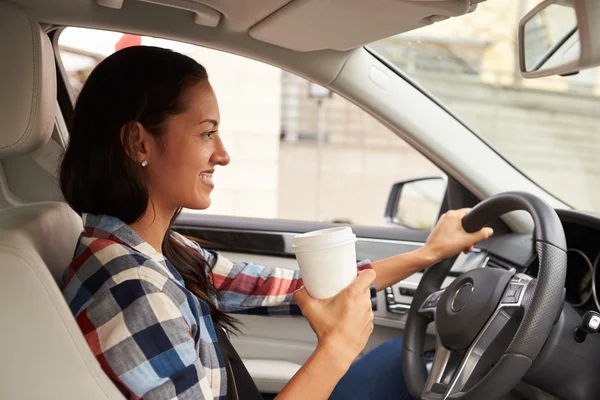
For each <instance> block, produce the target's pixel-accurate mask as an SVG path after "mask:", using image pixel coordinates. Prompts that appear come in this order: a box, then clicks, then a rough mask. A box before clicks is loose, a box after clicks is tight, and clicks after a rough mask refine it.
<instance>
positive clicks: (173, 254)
mask: <svg viewBox="0 0 600 400" xmlns="http://www.w3.org/2000/svg"><path fill="white" fill-rule="evenodd" d="M206 79H208V75H207V73H206V70H205V69H204V67H202V65H200V64H198V63H197V62H196V61H195V60H193V59H192V58H190V57H187V56H185V55H183V54H179V53H176V52H174V51H171V50H167V49H163V48H159V47H150V46H136V47H128V48H125V49H123V50H120V51H118V52H116V53H114V54H112V55H111V56H109V57H107V58H106V59H104V60H103V61H102V62H101V63H100V64H98V66H96V68H94V70H93V71H92V73H91V74H90V76H89V78H88V79H87V81H86V82H85V84H84V86H83V88H82V90H81V92H80V93H79V97H78V99H77V103H76V105H75V111H74V114H73V121H72V125H71V132H70V134H71V135H70V141H69V146H68V147H67V150H66V153H65V155H64V158H63V161H62V164H61V167H60V186H61V190H62V192H63V195H64V197H65V199H66V201H67V202H68V203H69V205H70V206H71V207H72V208H73V209H74V210H75V211H76V212H77V213H79V214H82V213H92V214H105V215H110V216H113V217H117V218H119V219H120V220H121V221H123V222H125V223H126V224H132V223H134V222H136V221H138V220H139V219H140V218H141V217H142V216H143V214H144V213H145V212H146V209H147V206H148V201H149V195H148V187H147V186H146V183H145V181H144V179H143V177H142V173H141V170H140V166H139V165H138V164H137V163H136V162H135V161H134V160H133V159H132V158H131V157H130V156H129V155H128V151H127V149H126V148H125V147H124V143H128V141H129V140H128V135H129V134H130V131H131V128H132V127H133V125H134V123H135V122H139V123H140V124H142V125H143V126H144V128H145V129H146V130H147V131H148V132H150V133H151V134H152V135H153V136H154V137H155V138H156V139H157V140H158V143H159V144H160V143H161V137H162V136H163V135H164V134H165V132H164V128H165V122H166V120H167V119H168V118H169V117H170V116H172V115H176V114H178V113H181V112H183V111H184V110H185V104H183V101H182V97H183V94H184V92H185V91H186V89H188V88H189V87H190V86H192V85H193V84H195V83H198V82H200V81H203V80H206ZM122 131H123V135H124V137H122V136H121V132H122ZM180 212H181V209H179V210H177V212H176V213H175V215H174V216H173V218H172V219H171V225H172V224H173V221H174V220H175V218H177V216H178V215H179V213H180ZM169 230H170V229H169ZM162 250H163V254H164V256H165V257H166V258H167V259H168V260H169V261H170V262H171V263H172V264H173V266H174V267H175V268H176V269H177V270H178V271H179V273H180V274H181V276H182V277H183V280H184V282H185V285H186V287H187V288H188V289H189V290H190V291H191V292H192V293H194V294H195V295H196V296H198V297H199V298H200V299H202V300H204V301H205V302H207V303H208V305H209V307H210V310H211V316H212V318H213V320H214V321H215V322H216V323H218V324H220V325H222V326H224V327H227V328H229V329H236V320H235V319H234V318H232V317H231V316H229V315H227V314H225V313H223V312H221V311H219V310H218V309H217V307H216V304H215V301H214V300H213V299H218V298H219V294H218V292H217V290H216V288H215V287H214V285H213V284H212V282H211V281H210V277H209V275H208V272H207V271H208V270H209V268H208V265H207V262H206V260H205V259H204V258H203V257H202V255H201V254H199V253H198V252H196V251H192V250H190V249H188V248H186V247H185V246H183V245H181V244H180V243H179V242H177V241H176V240H174V239H173V238H172V237H171V235H170V234H169V232H167V234H166V235H165V238H164V240H163V243H162Z"/></svg>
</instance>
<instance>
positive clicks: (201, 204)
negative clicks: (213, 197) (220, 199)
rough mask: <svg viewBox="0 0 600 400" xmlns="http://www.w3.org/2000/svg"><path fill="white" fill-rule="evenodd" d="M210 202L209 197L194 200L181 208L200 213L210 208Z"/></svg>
mask: <svg viewBox="0 0 600 400" xmlns="http://www.w3.org/2000/svg"><path fill="white" fill-rule="evenodd" d="M210 204H211V201H210V197H208V196H207V197H202V198H199V199H196V200H195V201H193V202H190V204H188V205H186V206H184V207H183V208H187V209H190V210H198V211H202V210H206V209H207V208H208V207H210Z"/></svg>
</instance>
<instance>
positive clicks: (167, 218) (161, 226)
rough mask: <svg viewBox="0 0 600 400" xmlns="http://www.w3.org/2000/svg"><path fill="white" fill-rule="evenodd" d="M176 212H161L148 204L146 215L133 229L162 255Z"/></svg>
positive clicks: (135, 223)
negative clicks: (166, 236)
mask: <svg viewBox="0 0 600 400" xmlns="http://www.w3.org/2000/svg"><path fill="white" fill-rule="evenodd" d="M174 213H175V211H174V210H173V211H169V210H161V209H160V208H159V207H153V206H152V204H150V203H149V204H148V208H147V209H146V212H145V213H144V215H143V216H142V217H141V218H140V219H139V220H138V221H136V222H134V223H133V224H131V228H133V230H134V231H135V232H136V233H137V234H138V235H139V236H140V237H141V238H142V239H143V240H144V241H145V242H146V243H148V244H149V245H150V246H152V247H153V248H154V249H155V250H156V251H158V252H159V253H162V243H163V240H164V238H165V235H166V234H167V230H168V229H169V225H170V223H171V218H173V214H174Z"/></svg>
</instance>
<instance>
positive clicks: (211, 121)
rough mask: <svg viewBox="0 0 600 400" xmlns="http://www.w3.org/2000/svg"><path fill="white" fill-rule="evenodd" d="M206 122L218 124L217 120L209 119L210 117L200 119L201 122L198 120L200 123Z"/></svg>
mask: <svg viewBox="0 0 600 400" xmlns="http://www.w3.org/2000/svg"><path fill="white" fill-rule="evenodd" d="M207 122H208V123H211V124H213V125H214V126H218V125H219V122H218V121H217V120H215V119H210V118H208V119H205V120H204V121H201V122H200V125H202V124H204V123H207Z"/></svg>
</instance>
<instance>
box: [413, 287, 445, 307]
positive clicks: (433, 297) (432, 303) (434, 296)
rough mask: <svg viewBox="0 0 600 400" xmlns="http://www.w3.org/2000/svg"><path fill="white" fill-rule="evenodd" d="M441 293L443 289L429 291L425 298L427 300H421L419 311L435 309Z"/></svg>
mask: <svg viewBox="0 0 600 400" xmlns="http://www.w3.org/2000/svg"><path fill="white" fill-rule="evenodd" d="M443 293H444V291H443V290H439V291H437V292H434V293H431V294H430V295H429V297H428V298H427V300H425V302H423V305H422V306H421V308H420V310H419V311H422V312H425V311H433V310H435V308H436V307H437V305H438V303H439V302H440V298H441V297H442V294H443Z"/></svg>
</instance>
